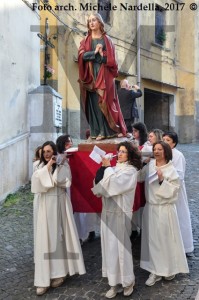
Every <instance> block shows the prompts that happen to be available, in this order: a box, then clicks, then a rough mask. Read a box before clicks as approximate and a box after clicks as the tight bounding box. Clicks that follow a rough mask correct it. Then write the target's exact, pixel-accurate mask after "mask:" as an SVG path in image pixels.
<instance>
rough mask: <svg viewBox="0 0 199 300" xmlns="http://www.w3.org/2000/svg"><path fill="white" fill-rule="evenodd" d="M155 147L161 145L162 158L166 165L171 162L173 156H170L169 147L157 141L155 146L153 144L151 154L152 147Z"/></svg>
mask: <svg viewBox="0 0 199 300" xmlns="http://www.w3.org/2000/svg"><path fill="white" fill-rule="evenodd" d="M155 145H161V146H162V148H163V149H164V157H165V160H166V162H167V163H168V162H169V161H170V160H172V158H173V156H172V150H171V147H170V146H169V144H167V143H165V142H163V141H158V142H156V143H155V144H153V152H154V147H155Z"/></svg>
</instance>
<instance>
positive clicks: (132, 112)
mask: <svg viewBox="0 0 199 300" xmlns="http://www.w3.org/2000/svg"><path fill="white" fill-rule="evenodd" d="M120 87H121V88H120V89H119V90H118V98H119V102H120V107H121V111H122V114H123V117H124V121H125V124H126V127H127V129H128V132H130V133H131V132H132V126H131V124H133V123H134V120H135V118H137V119H138V118H139V114H138V108H137V104H136V98H139V97H141V96H142V91H141V90H140V88H139V86H138V85H134V86H133V88H134V89H135V91H133V90H132V89H131V87H130V85H129V83H128V80H127V79H124V80H122V81H121V82H120Z"/></svg>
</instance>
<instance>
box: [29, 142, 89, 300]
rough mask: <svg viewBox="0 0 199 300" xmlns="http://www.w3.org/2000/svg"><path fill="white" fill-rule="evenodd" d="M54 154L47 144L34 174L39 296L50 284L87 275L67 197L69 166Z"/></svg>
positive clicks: (53, 148) (36, 272)
mask: <svg viewBox="0 0 199 300" xmlns="http://www.w3.org/2000/svg"><path fill="white" fill-rule="evenodd" d="M55 154H56V146H55V144H54V143H53V142H51V141H49V142H46V143H44V144H43V146H42V154H41V161H40V164H39V165H38V166H37V167H36V168H35V171H34V173H33V175H32V184H31V191H32V192H33V193H34V194H35V197H34V240H35V245H34V250H35V253H34V261H35V278H34V285H35V286H36V287H37V290H36V293H37V295H43V294H44V293H45V292H46V291H47V289H48V288H49V286H50V285H51V286H52V287H58V286H60V285H61V284H62V283H63V281H64V278H65V277H66V275H67V274H69V275H74V274H76V273H79V274H84V273H85V267H84V261H83V256H82V251H81V246H80V243H79V239H78V235H77V230H76V227H75V223H74V219H73V212H72V205H71V202H70V198H69V197H68V196H67V194H66V188H67V187H69V186H70V185H71V172H70V167H69V165H68V162H67V160H65V161H64V162H63V163H62V164H60V165H56V163H55V160H56V157H55Z"/></svg>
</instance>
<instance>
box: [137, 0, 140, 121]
mask: <svg viewBox="0 0 199 300" xmlns="http://www.w3.org/2000/svg"><path fill="white" fill-rule="evenodd" d="M139 5H140V1H139V0H137V6H139ZM140 83H141V74H140V11H139V10H138V11H137V85H138V86H140ZM138 111H139V119H141V103H140V98H138Z"/></svg>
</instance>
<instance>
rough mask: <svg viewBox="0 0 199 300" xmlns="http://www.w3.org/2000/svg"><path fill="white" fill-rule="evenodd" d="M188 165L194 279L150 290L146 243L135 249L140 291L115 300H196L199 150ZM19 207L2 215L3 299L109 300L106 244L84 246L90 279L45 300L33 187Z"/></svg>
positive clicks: (196, 147)
mask: <svg viewBox="0 0 199 300" xmlns="http://www.w3.org/2000/svg"><path fill="white" fill-rule="evenodd" d="M178 149H179V150H181V151H183V153H184V155H185V157H186V160H187V172H186V186H187V193H188V197H189V205H190V210H191V217H192V223H193V234H194V245H195V251H194V257H192V258H189V259H188V263H189V268H190V274H189V275H177V276H176V279H174V280H173V281H171V282H166V281H164V280H163V281H160V282H158V283H156V285H154V286H153V287H147V286H145V284H144V283H145V281H146V279H147V278H148V272H146V271H144V270H142V269H140V267H139V253H140V251H139V250H140V241H139V239H138V240H136V241H135V243H134V245H133V255H134V265H135V276H136V286H135V290H134V292H133V294H132V295H131V296H130V297H128V298H127V297H124V296H123V295H121V294H120V295H117V297H116V298H115V299H117V300H120V299H131V300H139V299H140V300H160V299H161V300H163V299H164V300H168V299H171V300H174V299H178V300H183V299H192V300H193V299H195V297H196V294H197V292H198V287H199V237H198V233H199V144H191V145H190V144H189V145H180V146H179V147H178ZM17 195H18V197H19V202H18V203H17V204H15V205H13V206H11V207H7V208H1V209H0V299H3V300H15V299H16V300H22V299H39V298H40V299H48V300H50V299H52V300H55V299H58V300H81V299H82V300H83V299H87V300H98V299H105V298H104V294H105V292H106V291H107V289H108V284H107V280H106V279H104V278H102V277H101V252H100V239H99V238H98V239H96V240H95V241H94V242H92V243H85V244H84V245H83V247H82V248H83V254H84V259H85V265H86V269H87V273H86V275H84V276H73V277H70V278H68V279H67V280H66V282H65V283H64V285H63V286H62V287H60V288H57V289H50V290H49V291H48V293H47V294H46V295H44V296H42V297H37V296H36V295H35V288H34V287H33V270H34V265H33V229H32V197H31V195H30V189H29V186H26V187H24V188H22V189H21V190H20V191H19V192H18V194H17ZM198 299H199V298H198Z"/></svg>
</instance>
